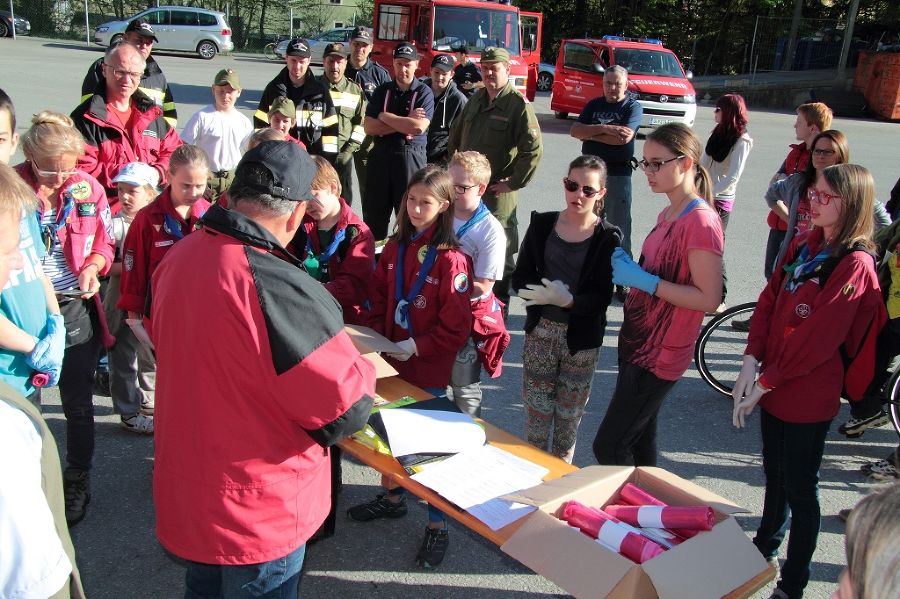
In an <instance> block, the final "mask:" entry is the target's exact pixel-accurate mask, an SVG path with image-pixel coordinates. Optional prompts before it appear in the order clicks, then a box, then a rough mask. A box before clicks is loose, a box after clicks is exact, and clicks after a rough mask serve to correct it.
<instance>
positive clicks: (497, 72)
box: [447, 47, 543, 306]
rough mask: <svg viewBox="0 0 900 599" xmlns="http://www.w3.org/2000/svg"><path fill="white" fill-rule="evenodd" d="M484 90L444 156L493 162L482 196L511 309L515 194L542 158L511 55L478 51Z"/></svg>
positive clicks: (457, 125) (503, 296)
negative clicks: (499, 243)
mask: <svg viewBox="0 0 900 599" xmlns="http://www.w3.org/2000/svg"><path fill="white" fill-rule="evenodd" d="M481 74H482V76H483V77H484V88H483V89H480V90H478V92H476V93H475V94H474V95H473V96H472V97H471V98H469V102H468V103H467V104H466V107H465V108H464V109H463V111H462V114H461V115H460V116H459V117H457V119H456V121H455V122H454V124H453V128H452V129H451V130H450V140H449V142H448V146H447V155H448V156H453V153H454V152H456V151H457V150H459V151H465V150H475V151H477V152H481V153H482V154H484V155H485V156H487V159H488V162H490V163H491V184H490V185H489V186H488V189H487V192H485V194H484V195H483V196H482V199H483V200H484V203H485V204H486V205H487V207H488V208H490V210H491V212H492V213H493V215H494V216H496V217H497V220H499V221H500V224H502V225H503V228H504V230H505V231H506V265H505V267H504V269H503V279H502V280H500V281H497V283H496V284H495V285H494V294H495V295H496V296H497V297H498V298H499V299H500V301H502V302H503V303H505V304H507V306H508V305H509V277H510V275H511V274H512V271H513V268H515V265H516V262H515V254H516V253H517V252H518V251H519V223H518V220H517V219H516V206H517V204H518V202H519V196H518V190H519V189H521V188H523V187H525V186H526V185H527V184H528V182H529V181H531V179H532V177H534V174H535V173H536V172H537V167H538V164H539V163H540V161H541V156H542V155H543V147H542V145H541V129H540V126H538V122H537V117H536V116H535V115H534V108H533V107H532V105H531V104H530V103H529V102H528V100H526V99H525V98H524V97H523V96H522V94H521V93H519V91H518V90H516V88H515V87H513V84H512V82H511V81H510V80H509V52H507V51H506V50H505V49H503V48H494V47H487V48H485V49H484V50H483V51H482V52H481Z"/></svg>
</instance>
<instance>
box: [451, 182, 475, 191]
mask: <svg viewBox="0 0 900 599" xmlns="http://www.w3.org/2000/svg"><path fill="white" fill-rule="evenodd" d="M473 187H478V183H473V184H472V185H454V186H453V189H454V190H455V191H456V193H466V192H467V191H469V190H470V189H472V188H473Z"/></svg>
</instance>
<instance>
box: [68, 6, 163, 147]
mask: <svg viewBox="0 0 900 599" xmlns="http://www.w3.org/2000/svg"><path fill="white" fill-rule="evenodd" d="M122 41H123V42H124V43H126V44H129V45H132V46H134V47H135V48H137V51H138V52H140V54H141V57H142V58H143V59H144V60H145V61H146V63H147V66H146V67H145V68H144V74H143V75H141V83H140V85H138V89H139V90H140V91H142V92H143V93H144V95H145V96H147V97H148V98H150V99H151V100H153V102H154V103H155V104H156V105H157V106H159V107H160V108H162V111H163V118H165V119H166V122H167V123H169V126H170V127H172V128H173V129H174V128H175V127H176V126H177V124H178V114H177V113H176V112H175V99H174V98H173V97H172V90H170V89H169V83H168V82H167V81H166V76H165V75H163V72H162V69H161V68H160V67H159V63H158V62H156V61H155V60H153V57H152V56H150V52H152V51H153V42H159V40H158V39H156V33H155V32H154V31H153V28H152V27H150V23H148V22H147V21H146V20H145V19H135V20H133V21H131V22H130V23H129V24H128V27H127V28H126V29H125V33H124V34H123V35H122ZM104 58H105V57H104ZM104 58H98V59H97V60H96V61H94V64H92V65H91V68H89V69H88V72H87V74H86V75H85V76H84V81H83V82H82V83H81V100H80V101H81V102H84V101H85V100H87V99H88V98H90V97H91V96H93V95H94V94H95V93H97V91H98V90H102V89H104V88H105V87H106V78H105V77H104V76H103V61H104Z"/></svg>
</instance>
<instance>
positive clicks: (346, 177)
mask: <svg viewBox="0 0 900 599" xmlns="http://www.w3.org/2000/svg"><path fill="white" fill-rule="evenodd" d="M355 154H356V153H355V152H354V153H353V154H351V155H350V159H349V160H347V162H344V163H341V162H338V161H337V160H335V162H334V170H336V171H337V174H338V181H340V182H341V197H342V198H344V201H345V202H347V205H348V206H352V205H353V156H355ZM362 186H363V185H362V183H360V187H362Z"/></svg>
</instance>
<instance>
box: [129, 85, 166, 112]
mask: <svg viewBox="0 0 900 599" xmlns="http://www.w3.org/2000/svg"><path fill="white" fill-rule="evenodd" d="M138 89H139V90H141V91H142V92H143V93H144V95H145V96H147V97H148V98H150V99H151V100H153V102H154V103H155V104H156V105H157V106H162V109H163V110H171V108H175V103H174V102H173V103H172V107H171V108H166V107H165V106H163V98H165V95H166V92H165V91H163V90H161V89H152V88H149V87H138Z"/></svg>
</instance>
